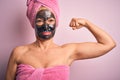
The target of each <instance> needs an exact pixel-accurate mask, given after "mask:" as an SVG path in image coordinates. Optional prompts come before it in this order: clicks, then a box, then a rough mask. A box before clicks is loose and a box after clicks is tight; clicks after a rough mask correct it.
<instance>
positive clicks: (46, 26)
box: [35, 9, 56, 40]
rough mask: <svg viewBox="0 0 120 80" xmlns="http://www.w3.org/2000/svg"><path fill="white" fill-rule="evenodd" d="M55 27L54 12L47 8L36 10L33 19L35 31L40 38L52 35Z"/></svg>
mask: <svg viewBox="0 0 120 80" xmlns="http://www.w3.org/2000/svg"><path fill="white" fill-rule="evenodd" d="M55 29H56V19H55V16H54V14H53V13H52V12H51V11H49V10H48V9H43V10H40V11H38V13H37V15H36V20H35V32H36V35H37V37H39V38H40V39H44V40H46V39H50V38H52V37H53V36H54V34H55Z"/></svg>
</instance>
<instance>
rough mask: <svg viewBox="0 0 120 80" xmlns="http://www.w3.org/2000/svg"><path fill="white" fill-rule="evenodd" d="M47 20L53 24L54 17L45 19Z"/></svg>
mask: <svg viewBox="0 0 120 80" xmlns="http://www.w3.org/2000/svg"><path fill="white" fill-rule="evenodd" d="M47 22H48V23H50V24H54V23H55V19H54V18H49V19H48V20H47Z"/></svg>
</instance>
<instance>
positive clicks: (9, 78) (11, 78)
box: [5, 55, 17, 80]
mask: <svg viewBox="0 0 120 80" xmlns="http://www.w3.org/2000/svg"><path fill="white" fill-rule="evenodd" d="M16 67H17V64H16V62H15V59H14V56H13V55H11V56H10V58H9V62H8V65H7V70H6V77H5V79H6V80H15V74H16Z"/></svg>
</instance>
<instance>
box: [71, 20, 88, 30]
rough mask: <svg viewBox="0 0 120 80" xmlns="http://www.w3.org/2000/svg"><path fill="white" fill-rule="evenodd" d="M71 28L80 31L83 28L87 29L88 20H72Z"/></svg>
mask: <svg viewBox="0 0 120 80" xmlns="http://www.w3.org/2000/svg"><path fill="white" fill-rule="evenodd" d="M69 26H70V27H71V28H72V29H73V30H75V29H79V28H81V27H83V26H84V27H86V26H88V25H87V20H86V19H83V18H72V20H71V21H70V24H69Z"/></svg>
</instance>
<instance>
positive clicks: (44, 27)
mask: <svg viewBox="0 0 120 80" xmlns="http://www.w3.org/2000/svg"><path fill="white" fill-rule="evenodd" d="M27 5H28V9H27V16H28V19H29V20H30V23H31V25H32V27H33V28H34V29H35V34H36V41H35V42H33V43H31V44H27V45H24V46H19V47H16V48H15V49H13V51H12V54H11V56H10V59H9V63H8V68H7V72H6V80H69V67H70V65H71V64H72V63H73V62H74V61H76V60H82V59H90V58H95V57H99V56H102V55H104V54H106V53H107V52H108V51H110V50H112V49H113V48H114V47H115V45H116V44H115V42H114V40H113V39H112V38H111V37H110V36H109V35H108V34H107V33H106V32H105V31H103V30H102V29H100V28H99V27H97V26H96V25H94V24H93V23H91V22H90V21H88V20H87V19H83V18H73V19H72V20H71V22H70V27H71V28H72V29H73V30H76V29H80V28H82V27H85V28H87V29H88V30H89V31H90V32H91V33H92V34H93V35H94V37H95V38H96V40H97V42H84V43H69V44H64V45H61V46H59V45H57V44H55V43H54V42H53V36H54V34H55V31H56V27H57V26H58V20H59V8H58V4H57V1H56V0H43V1H42V0H29V1H28V4H27Z"/></svg>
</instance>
